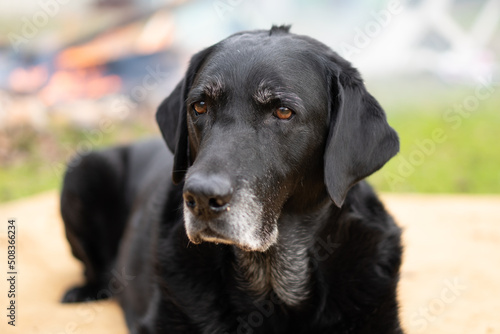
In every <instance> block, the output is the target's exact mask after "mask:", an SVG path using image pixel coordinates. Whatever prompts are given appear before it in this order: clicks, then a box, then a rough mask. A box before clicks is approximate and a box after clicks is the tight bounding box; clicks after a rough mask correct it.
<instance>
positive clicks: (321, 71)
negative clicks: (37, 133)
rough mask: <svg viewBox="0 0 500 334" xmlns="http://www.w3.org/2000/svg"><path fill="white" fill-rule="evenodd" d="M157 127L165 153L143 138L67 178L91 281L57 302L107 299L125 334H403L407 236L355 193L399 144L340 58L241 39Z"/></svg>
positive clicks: (95, 156)
mask: <svg viewBox="0 0 500 334" xmlns="http://www.w3.org/2000/svg"><path fill="white" fill-rule="evenodd" d="M157 120H158V124H159V126H160V129H161V132H162V134H163V137H164V139H165V141H166V143H167V145H168V148H169V149H170V151H171V152H173V153H174V155H172V154H171V153H170V152H168V150H167V148H166V145H165V144H164V143H163V142H162V141H160V140H152V141H145V142H140V143H136V144H134V145H131V146H126V147H118V148H113V149H110V150H106V151H100V152H94V153H91V154H89V155H87V156H85V157H84V158H82V160H81V161H80V163H79V164H78V166H77V167H74V168H71V169H69V170H68V171H67V174H66V177H65V180H64V188H63V191H62V199H61V207H62V216H63V219H64V222H65V225H66V232H67V236H68V239H69V241H70V244H71V247H72V250H73V253H74V255H75V256H76V257H77V258H79V259H80V260H81V261H83V263H84V265H85V276H86V284H85V285H84V286H82V287H77V288H73V289H71V290H69V291H68V292H67V293H66V295H65V297H64V301H65V302H77V301H84V300H89V299H100V298H106V297H109V296H110V295H114V296H115V297H116V298H118V300H119V301H120V303H121V305H122V307H123V309H124V312H125V315H126V319H127V323H128V325H129V328H130V331H131V332H133V333H371V334H374V333H384V334H387V333H402V330H401V328H400V324H399V317H398V304H397V301H396V287H397V282H398V276H399V267H400V263H401V244H400V229H399V228H398V227H397V226H396V225H395V223H394V222H393V220H392V219H391V217H390V216H389V215H388V214H387V212H386V211H385V210H384V207H383V205H382V204H381V203H380V202H379V200H378V199H377V197H376V195H375V194H374V192H373V191H372V189H371V188H370V187H369V186H368V185H367V184H366V183H365V182H364V181H362V182H359V181H360V180H362V179H363V178H365V177H366V176H368V175H370V174H371V173H373V172H374V171H376V170H378V169H379V168H380V167H382V166H383V165H384V164H385V163H386V162H387V160H389V159H390V158H391V157H392V156H394V155H395V154H396V152H397V151H398V146H399V144H398V137H397V134H396V133H395V131H394V130H393V129H392V128H391V127H389V125H388V124H387V121H386V117H385V114H384V111H383V110H382V108H381V107H380V105H379V104H378V103H377V101H376V100H375V99H374V98H373V97H372V96H371V95H370V94H369V93H368V92H367V91H366V89H365V87H364V85H363V82H362V79H361V77H360V75H359V73H358V72H357V71H356V70H355V69H354V68H352V67H351V66H350V64H349V63H348V62H347V61H345V60H343V59H342V58H340V57H339V56H338V55H337V54H336V53H334V52H333V51H331V50H330V49H329V48H328V47H326V46H325V45H323V44H321V43H319V42H317V41H315V40H313V39H311V38H308V37H305V36H298V35H294V34H291V33H289V32H288V27H273V28H272V29H271V30H270V31H263V30H261V31H251V32H243V33H238V34H235V35H232V36H231V37H229V38H227V39H225V40H223V41H222V42H220V43H218V44H215V45H213V46H211V47H209V48H207V49H205V50H203V51H201V52H200V53H198V54H196V55H195V56H193V58H192V60H191V63H190V66H189V69H188V70H187V73H186V76H185V78H184V79H183V80H182V81H181V83H179V85H178V86H177V87H176V88H175V90H174V91H173V92H172V94H171V95H170V96H169V97H168V98H167V99H166V100H165V101H164V102H163V103H162V104H161V106H160V107H159V109H158V113H157ZM172 170H173V182H172V180H171V178H170V175H171V174H170V173H171V171H172ZM358 182H359V183H358Z"/></svg>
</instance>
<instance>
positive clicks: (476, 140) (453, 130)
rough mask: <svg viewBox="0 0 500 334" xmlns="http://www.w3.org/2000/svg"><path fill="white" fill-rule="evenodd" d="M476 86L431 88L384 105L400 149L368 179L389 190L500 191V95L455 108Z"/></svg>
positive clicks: (442, 191) (468, 99)
mask: <svg viewBox="0 0 500 334" xmlns="http://www.w3.org/2000/svg"><path fill="white" fill-rule="evenodd" d="M475 89H476V87H462V88H460V89H454V90H452V91H450V90H445V89H443V88H442V87H440V88H438V87H435V86H431V87H427V88H426V89H423V94H422V95H421V96H422V98H421V99H418V100H416V99H412V98H408V97H407V96H403V97H402V98H400V99H394V98H393V99H392V101H388V103H387V105H384V104H383V105H384V106H385V107H386V109H387V111H388V119H389V123H390V124H391V125H392V126H393V127H394V128H395V129H396V131H398V133H399V136H400V140H401V150H400V153H399V154H398V155H397V156H396V157H395V158H393V159H392V160H391V161H389V163H387V164H386V165H385V166H384V167H383V168H382V170H380V171H378V172H377V173H375V174H374V175H372V176H371V177H370V178H369V180H370V182H371V184H372V185H373V186H374V187H375V188H376V189H377V190H380V191H388V192H420V193H470V194H479V193H482V194H492V193H500V148H499V141H500V108H499V106H500V94H498V92H496V91H493V92H492V94H491V96H489V97H488V98H486V99H478V101H479V103H478V105H477V107H476V108H470V109H472V110H471V111H470V112H468V111H467V110H466V109H465V108H464V109H463V110H464V112H465V113H464V114H463V116H462V115H460V114H459V113H457V112H454V111H451V110H453V109H454V108H455V105H457V104H458V105H460V104H463V103H470V102H471V101H472V100H474V98H473V97H472V96H475ZM482 92H485V90H484V89H483V90H482ZM389 100H391V98H389ZM396 100H397V101H396ZM472 105H473V104H471V106H472ZM455 110H456V109H455ZM436 129H440V130H442V135H441V139H442V140H440V142H437V141H435V140H433V132H434V131H436ZM424 142H425V143H426V144H427V146H426V148H425V149H422V143H424ZM419 143H420V146H419ZM433 146H434V148H433ZM432 148H433V149H432ZM419 152H420V153H419ZM412 162H413V163H412Z"/></svg>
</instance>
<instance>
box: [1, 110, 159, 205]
mask: <svg viewBox="0 0 500 334" xmlns="http://www.w3.org/2000/svg"><path fill="white" fill-rule="evenodd" d="M151 118H152V116H151ZM92 130H93V129H84V128H81V127H76V126H71V125H68V124H55V123H51V124H50V125H49V126H48V128H47V129H44V130H43V131H39V130H38V131H37V130H35V129H33V128H29V127H23V128H18V129H15V130H11V131H10V133H7V136H9V137H10V138H14V139H13V140H14V142H13V143H12V146H13V149H14V150H15V154H13V155H12V156H11V157H10V159H9V160H10V161H8V162H3V165H2V166H1V168H0V202H6V201H11V200H15V199H19V198H22V197H25V196H29V195H33V194H36V193H39V192H43V191H46V190H52V189H59V188H60V187H61V184H62V178H63V175H64V168H65V164H66V162H67V161H68V159H70V158H71V157H72V156H74V155H75V154H76V153H77V152H78V151H77V148H78V147H79V146H80V147H83V148H84V149H86V148H87V147H91V148H92V149H99V148H102V147H106V146H110V145H113V144H117V143H127V142H130V141H133V140H135V139H138V138H141V137H147V136H151V135H157V134H158V133H159V131H158V130H157V129H156V125H154V124H153V121H152V120H147V121H144V120H141V119H136V120H134V121H128V122H123V123H120V126H119V129H115V130H114V131H110V132H109V133H106V134H104V133H100V134H99V135H96V134H95V132H92Z"/></svg>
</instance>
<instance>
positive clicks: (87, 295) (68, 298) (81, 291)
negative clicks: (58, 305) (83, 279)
mask: <svg viewBox="0 0 500 334" xmlns="http://www.w3.org/2000/svg"><path fill="white" fill-rule="evenodd" d="M108 297H109V296H108V295H107V294H101V293H99V288H98V287H96V286H93V285H84V286H77V287H74V288H71V289H69V290H68V291H66V293H65V294H64V297H63V298H62V300H61V302H63V303H79V302H88V301H92V300H99V299H106V298H108Z"/></svg>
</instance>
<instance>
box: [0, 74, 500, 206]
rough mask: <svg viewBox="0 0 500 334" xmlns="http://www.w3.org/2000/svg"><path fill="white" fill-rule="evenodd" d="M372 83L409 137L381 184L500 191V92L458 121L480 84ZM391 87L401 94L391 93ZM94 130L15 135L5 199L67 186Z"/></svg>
mask: <svg viewBox="0 0 500 334" xmlns="http://www.w3.org/2000/svg"><path fill="white" fill-rule="evenodd" d="M416 86H418V89H416V88H415V87H416ZM369 90H370V91H371V92H372V93H373V95H374V96H376V97H377V99H379V101H380V102H381V104H382V105H383V106H384V109H386V111H387V114H388V120H389V123H390V124H391V125H392V126H393V127H394V128H395V129H396V130H397V131H398V133H399V136H400V140H401V151H400V153H399V154H398V155H397V156H396V157H395V158H393V159H392V160H391V161H389V163H388V164H387V165H386V166H384V167H383V168H382V169H381V170H380V171H378V172H377V173H375V174H374V175H372V176H371V177H370V178H369V181H370V182H371V184H372V185H374V186H375V188H376V189H377V190H379V191H385V192H419V193H470V194H479V193H483V194H484V193H486V194H489V193H490V194H491V193H497V194H498V193H500V148H499V141H500V110H499V106H500V94H498V93H496V92H494V93H493V94H492V95H491V96H490V97H489V98H488V99H484V100H481V101H479V105H478V107H477V109H475V110H473V111H472V112H470V116H469V117H462V116H461V117H460V121H461V123H460V124H458V121H456V119H455V120H454V121H450V120H449V119H445V118H444V116H445V115H446V113H448V112H449V109H450V108H453V106H454V105H455V104H457V103H459V104H460V103H463V102H464V101H465V100H466V99H467V98H468V97H470V96H473V95H474V91H475V87H473V86H464V87H461V88H456V87H453V89H451V88H449V87H446V86H444V85H442V84H438V85H429V84H427V83H423V84H421V85H418V84H412V86H411V87H408V88H407V89H404V88H402V87H398V89H396V88H394V87H393V88H391V87H388V86H387V85H380V86H379V85H376V86H374V87H369ZM391 91H397V92H398V94H397V95H393V94H389V93H388V92H391ZM455 116H456V115H455ZM436 129H441V130H442V137H443V138H445V140H444V141H442V142H435V141H434V148H433V149H431V148H432V147H431V146H432V145H431V146H427V149H426V150H427V153H426V152H423V150H422V148H421V147H419V146H418V145H417V143H418V142H420V143H422V142H425V143H427V144H429V140H432V138H433V137H432V134H433V132H434V131H435V130H436ZM91 131H92V129H87V130H85V129H81V128H77V127H72V126H68V125H67V124H66V125H64V124H62V125H61V124H51V125H50V126H49V128H48V129H46V130H44V131H42V132H40V131H35V130H33V129H29V128H26V129H18V133H14V134H13V137H15V138H16V140H15V142H14V143H13V149H14V150H15V152H16V153H15V154H14V156H13V158H12V159H11V160H12V161H9V162H8V163H6V164H3V165H2V166H1V168H0V202H5V201H10V200H14V199H18V198H22V197H25V196H28V195H32V194H36V193H38V192H41V191H45V190H50V189H57V188H59V187H60V186H61V179H62V167H63V164H64V162H65V161H67V159H68V158H69V157H70V156H71V155H72V154H74V152H75V150H76V147H77V146H78V145H79V144H81V143H82V142H88V141H89V133H90V132H91ZM157 134H158V130H157V128H156V124H155V123H154V117H153V116H152V115H149V116H146V117H143V118H140V119H135V120H132V121H128V122H124V123H120V125H119V127H116V129H115V130H114V131H111V132H110V133H108V134H105V135H103V137H102V138H101V139H100V140H98V143H96V144H92V147H93V148H100V147H104V146H108V145H111V144H116V143H125V142H129V141H132V140H135V139H137V138H140V137H145V136H149V135H157ZM419 152H420V153H419ZM416 158H418V159H416ZM412 159H413V160H412ZM415 159H416V160H415ZM411 161H414V162H415V161H416V162H418V163H417V164H412V162H411ZM401 171H403V173H401ZM402 174H403V175H402Z"/></svg>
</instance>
